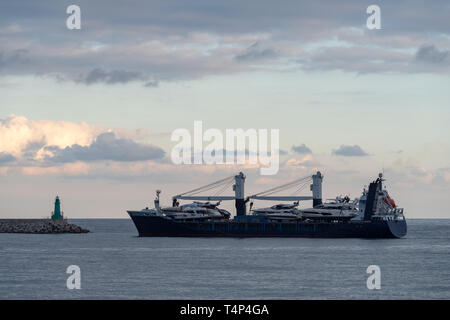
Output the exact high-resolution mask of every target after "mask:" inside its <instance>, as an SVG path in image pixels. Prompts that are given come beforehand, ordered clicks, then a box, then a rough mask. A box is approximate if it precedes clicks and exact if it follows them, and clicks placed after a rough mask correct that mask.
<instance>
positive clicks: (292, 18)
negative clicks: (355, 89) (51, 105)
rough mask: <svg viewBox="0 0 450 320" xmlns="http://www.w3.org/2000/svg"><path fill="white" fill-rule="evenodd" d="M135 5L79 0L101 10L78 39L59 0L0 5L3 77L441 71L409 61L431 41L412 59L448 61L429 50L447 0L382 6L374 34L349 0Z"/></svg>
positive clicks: (122, 78)
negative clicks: (384, 14) (427, 45)
mask: <svg viewBox="0 0 450 320" xmlns="http://www.w3.org/2000/svg"><path fill="white" fill-rule="evenodd" d="M133 3H134V5H125V4H114V5H109V3H108V2H107V1H102V0H98V1H86V0H80V1H79V3H78V4H79V5H80V7H81V8H82V11H83V12H102V13H103V14H102V15H83V18H82V19H83V25H84V26H86V28H84V27H83V28H82V30H81V31H79V32H81V33H82V37H81V38H77V39H78V40H79V41H78V40H77V41H74V39H73V37H67V30H66V29H65V28H63V27H62V28H56V29H55V27H54V26H55V25H57V24H58V25H60V24H61V10H60V5H59V4H58V2H57V1H56V0H54V1H47V2H46V3H45V4H42V3H39V4H37V3H36V4H35V3H33V2H30V1H23V0H17V1H15V2H14V5H10V4H8V5H7V4H6V3H5V4H3V3H0V21H2V26H0V36H1V39H0V40H1V41H0V56H1V57H0V72H1V74H3V75H18V74H19V75H23V74H27V75H38V76H41V75H51V76H55V77H60V78H63V79H66V80H70V81H78V82H84V83H86V84H93V83H105V84H114V83H129V82H131V81H141V82H142V83H143V84H144V85H145V84H148V83H152V81H150V82H149V81H148V79H158V81H161V82H162V81H172V80H186V79H196V78H199V77H205V76H210V75H222V74H234V73H237V72H248V71H252V70H258V71H259V70H286V69H287V68H291V69H295V70H297V69H299V68H300V69H302V70H307V71H309V70H316V71H321V70H326V71H329V70H343V71H346V72H352V73H353V72H357V73H368V72H389V71H394V72H424V71H431V72H437V73H438V72H440V73H442V72H444V71H445V70H444V71H443V70H441V69H440V68H436V66H433V65H434V64H435V63H426V64H424V65H422V66H416V65H417V64H416V63H412V62H415V61H416V60H415V51H416V50H417V48H418V47H420V45H421V44H423V43H427V42H428V41H430V39H431V40H432V41H433V44H434V45H435V49H434V50H433V49H432V50H430V49H428V51H426V50H424V49H422V50H419V51H420V52H418V55H417V58H418V59H425V60H426V61H440V59H444V61H445V60H447V59H448V57H446V58H445V57H444V58H443V56H444V55H445V53H446V51H445V50H440V51H439V50H437V49H436V48H448V47H449V43H448V36H449V30H450V26H449V21H448V15H446V14H445V13H446V10H444V9H442V8H443V7H445V6H447V7H446V8H448V3H447V2H446V0H437V1H435V2H433V5H428V6H426V8H425V7H424V6H423V5H422V3H421V1H418V0H416V1H414V0H412V1H411V2H408V7H407V8H405V6H404V5H403V4H402V3H401V2H389V3H384V4H382V7H383V10H384V11H383V12H389V15H390V16H389V19H386V20H384V21H386V23H387V21H389V23H391V24H390V25H389V26H386V27H384V25H383V32H382V33H376V36H374V34H375V33H374V32H371V31H369V30H367V29H366V28H365V26H364V25H363V23H362V22H364V21H363V20H364V17H365V9H366V5H364V4H363V3H361V2H359V1H356V0H346V1H343V2H340V3H336V1H331V0H325V1H320V3H317V2H308V1H288V2H287V3H284V4H283V5H282V6H280V5H276V4H274V3H273V2H272V1H269V0H261V1H255V2H254V5H249V6H248V7H245V6H243V5H242V3H241V2H239V1H234V0H233V1H227V2H226V3H220V4H218V3H211V2H210V1H206V0H200V1H198V2H197V3H196V4H195V5H192V4H191V3H189V2H186V1H181V0H175V1H170V3H169V4H167V1H162V0H155V1H151V3H150V2H145V1H133ZM447 11H448V10H447ZM31 13H33V14H31ZM383 23H384V22H383ZM79 32H78V33H77V31H75V32H73V35H76V34H78V35H79ZM274 58H276V59H274ZM268 59H272V60H273V61H271V64H270V65H268V64H265V63H264V62H266V61H267V60H268ZM294 62H297V63H294ZM275 64H278V65H277V66H274V65H275ZM93 66H96V68H95V69H93ZM277 67H278V68H277ZM118 68H120V69H118ZM80 74H81V75H82V76H81V78H80V76H79V75H80ZM149 87H152V85H149Z"/></svg>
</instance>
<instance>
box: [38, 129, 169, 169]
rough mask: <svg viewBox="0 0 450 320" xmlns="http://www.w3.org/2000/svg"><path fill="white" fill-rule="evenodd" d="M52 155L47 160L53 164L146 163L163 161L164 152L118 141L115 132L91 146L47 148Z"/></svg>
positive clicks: (155, 148) (125, 141) (156, 148)
mask: <svg viewBox="0 0 450 320" xmlns="http://www.w3.org/2000/svg"><path fill="white" fill-rule="evenodd" d="M45 149H46V151H49V152H51V153H52V156H47V157H46V160H48V161H52V162H76V161H84V162H91V161H98V160H112V161H125V162H126V161H144V160H155V159H162V158H163V157H164V154H165V152H164V150H162V149H161V148H158V147H155V146H152V145H144V144H139V143H136V142H134V141H132V140H130V139H120V138H119V139H118V138H116V136H115V134H114V133H113V132H105V133H102V134H100V135H99V136H98V137H97V138H96V139H95V141H94V142H93V143H92V144H91V145H89V146H80V145H77V144H75V145H72V146H70V147H66V148H64V149H61V148H59V147H55V146H49V147H46V148H45Z"/></svg>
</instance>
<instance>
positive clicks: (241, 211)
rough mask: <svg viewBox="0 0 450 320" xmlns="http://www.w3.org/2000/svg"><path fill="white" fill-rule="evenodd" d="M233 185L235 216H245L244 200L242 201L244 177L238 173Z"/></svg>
mask: <svg viewBox="0 0 450 320" xmlns="http://www.w3.org/2000/svg"><path fill="white" fill-rule="evenodd" d="M234 181H235V184H234V186H233V190H234V197H235V199H236V200H235V201H236V215H237V216H245V215H246V211H247V210H246V208H245V199H244V184H245V175H244V174H243V173H242V172H239V174H238V175H235V176H234Z"/></svg>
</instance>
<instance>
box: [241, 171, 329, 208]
mask: <svg viewBox="0 0 450 320" xmlns="http://www.w3.org/2000/svg"><path fill="white" fill-rule="evenodd" d="M322 179H323V176H322V174H321V173H320V172H317V173H316V174H315V175H313V176H307V177H303V178H300V179H296V180H294V181H291V182H289V183H285V184H282V185H280V186H277V187H274V188H271V189H269V190H266V191H263V192H260V193H257V194H254V195H252V196H249V197H248V198H247V199H254V200H272V201H305V200H313V206H316V205H319V204H321V203H322ZM311 181H312V184H311V185H310V190H311V191H312V196H296V195H290V196H277V195H275V196H273V195H272V194H274V193H277V192H281V191H284V190H287V189H290V188H293V187H297V189H296V190H295V192H294V193H293V194H296V193H298V192H299V191H301V190H302V189H304V188H305V187H306V186H307V185H308V184H309V183H310V182H311Z"/></svg>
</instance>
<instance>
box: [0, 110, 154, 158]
mask: <svg viewBox="0 0 450 320" xmlns="http://www.w3.org/2000/svg"><path fill="white" fill-rule="evenodd" d="M105 132H109V133H110V135H111V134H113V135H115V136H114V139H110V140H108V135H105V136H102V137H100V141H97V140H98V139H99V136H100V135H101V134H102V133H105ZM154 137H158V135H151V134H149V133H148V132H147V130H145V129H137V130H130V129H125V128H108V127H104V126H92V125H89V124H87V123H85V122H81V123H76V122H69V121H51V120H30V119H27V118H26V117H24V116H18V115H14V114H12V115H10V116H8V117H7V118H6V119H0V153H5V154H10V155H12V156H14V157H15V158H16V159H17V160H18V161H38V162H40V161H43V160H44V159H48V158H51V157H52V156H53V155H54V154H53V153H52V150H53V151H55V152H59V151H60V150H65V149H66V148H67V147H69V149H70V148H71V147H72V146H74V145H75V146H78V147H79V148H83V147H90V146H91V145H92V144H93V143H94V142H96V141H97V142H99V143H101V142H103V143H108V142H110V143H113V142H114V141H115V142H116V143H117V144H119V145H120V144H121V143H122V144H124V145H125V147H127V146H129V147H130V148H132V147H133V144H132V142H133V141H145V140H147V139H149V138H154ZM97 146H98V147H101V146H100V145H98V144H97ZM81 150H84V149H81ZM108 150H111V149H108ZM132 151H133V150H130V152H132ZM67 152H68V151H67ZM72 152H75V150H72ZM81 152H82V151H81ZM68 155H69V154H68V153H65V156H68ZM129 156H132V154H130V155H129Z"/></svg>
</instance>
